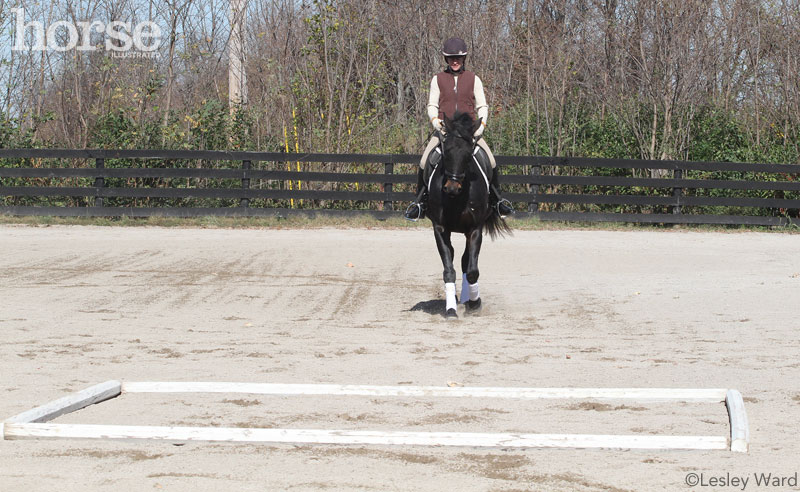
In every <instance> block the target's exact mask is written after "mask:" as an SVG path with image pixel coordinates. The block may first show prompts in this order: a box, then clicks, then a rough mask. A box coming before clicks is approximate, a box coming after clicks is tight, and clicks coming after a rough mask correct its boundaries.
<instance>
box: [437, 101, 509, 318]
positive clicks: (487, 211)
mask: <svg viewBox="0 0 800 492" xmlns="http://www.w3.org/2000/svg"><path fill="white" fill-rule="evenodd" d="M480 124H481V122H480V120H478V121H475V120H474V119H472V117H471V116H470V115H468V114H463V113H456V114H455V115H454V116H453V119H452V120H450V119H449V118H447V117H446V116H445V118H444V128H445V131H446V136H445V137H444V138H443V139H442V140H443V142H442V146H441V152H442V158H441V159H440V162H439V164H438V165H437V166H436V167H435V168H434V169H433V171H432V172H430V174H429V175H428V176H426V182H427V184H428V193H429V196H428V217H429V218H430V219H431V222H432V223H433V233H434V235H435V236H436V247H437V248H438V249H439V256H440V257H441V258H442V265H443V266H444V285H445V301H446V307H445V317H447V318H457V317H458V314H457V313H456V306H457V302H456V292H455V281H456V270H455V268H453V259H454V256H453V245H452V243H451V242H450V234H451V233H453V232H460V233H462V234H464V236H466V238H467V244H466V248H465V249H464V255H463V256H462V257H461V271H462V273H463V275H462V284H461V302H462V303H464V304H466V312H467V313H472V312H475V311H477V310H479V309H480V307H481V299H480V296H479V291H478V275H479V272H478V255H479V254H480V252H481V241H482V238H483V233H484V232H488V233H489V235H490V236H491V238H492V239H494V238H495V237H496V236H497V235H498V234H500V235H503V234H504V233H510V232H511V228H510V227H509V226H508V224H506V222H505V220H503V219H502V218H500V216H499V215H498V214H497V212H496V211H495V210H494V208H493V207H490V205H489V189H490V186H491V185H494V186H497V183H498V182H497V176H496V175H495V170H494V169H492V167H491V165H489V163H488V159H487V158H486V155H485V153H483V152H482V151H480V152H479V151H478V149H479V147H477V146H476V145H475V141H474V140H473V134H474V133H475V130H476V129H477V128H478V126H479V125H480Z"/></svg>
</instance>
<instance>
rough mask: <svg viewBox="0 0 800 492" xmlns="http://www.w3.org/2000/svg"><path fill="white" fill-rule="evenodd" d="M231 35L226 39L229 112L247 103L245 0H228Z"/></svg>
mask: <svg viewBox="0 0 800 492" xmlns="http://www.w3.org/2000/svg"><path fill="white" fill-rule="evenodd" d="M230 2H231V10H230V22H231V36H230V40H229V41H228V60H229V63H228V103H229V106H230V111H231V114H233V112H234V111H236V108H237V107H238V106H239V105H244V104H247V77H246V76H245V73H244V49H243V47H244V29H242V25H243V24H244V18H245V11H246V9H247V0H230Z"/></svg>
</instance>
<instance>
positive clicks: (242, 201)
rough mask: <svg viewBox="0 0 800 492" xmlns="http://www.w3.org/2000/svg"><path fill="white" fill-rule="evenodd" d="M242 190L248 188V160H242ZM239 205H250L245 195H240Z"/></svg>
mask: <svg viewBox="0 0 800 492" xmlns="http://www.w3.org/2000/svg"><path fill="white" fill-rule="evenodd" d="M242 170H243V171H244V172H243V173H242V190H249V189H250V178H249V177H248V176H249V174H248V173H247V171H249V170H250V161H249V160H248V161H242ZM239 206H240V207H242V208H247V207H249V206H250V199H249V198H247V197H242V198H241V199H240V200H239Z"/></svg>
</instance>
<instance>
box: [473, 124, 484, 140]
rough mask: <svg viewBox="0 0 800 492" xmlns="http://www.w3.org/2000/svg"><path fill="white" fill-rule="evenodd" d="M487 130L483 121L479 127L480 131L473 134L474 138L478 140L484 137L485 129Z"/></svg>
mask: <svg viewBox="0 0 800 492" xmlns="http://www.w3.org/2000/svg"><path fill="white" fill-rule="evenodd" d="M484 128H486V124H485V123H484V122H482V121H481V124H480V125H478V129H477V130H475V133H473V134H472V136H473V137H475V138H478V137H480V136H481V135H483V129H484Z"/></svg>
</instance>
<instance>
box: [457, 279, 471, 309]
mask: <svg viewBox="0 0 800 492" xmlns="http://www.w3.org/2000/svg"><path fill="white" fill-rule="evenodd" d="M468 300H469V282H467V274H466V273H462V274H461V300H460V301H458V302H459V303H461V304H466V303H467V301H468Z"/></svg>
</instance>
